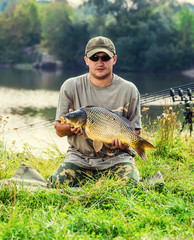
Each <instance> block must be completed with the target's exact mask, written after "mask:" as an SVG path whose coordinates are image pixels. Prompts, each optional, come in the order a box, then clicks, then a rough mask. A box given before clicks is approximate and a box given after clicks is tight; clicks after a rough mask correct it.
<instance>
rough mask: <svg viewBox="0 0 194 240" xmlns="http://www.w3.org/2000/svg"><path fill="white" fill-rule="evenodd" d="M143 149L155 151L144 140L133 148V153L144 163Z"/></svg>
mask: <svg viewBox="0 0 194 240" xmlns="http://www.w3.org/2000/svg"><path fill="white" fill-rule="evenodd" d="M145 148H150V149H153V150H156V148H155V147H154V146H153V145H152V144H151V143H150V142H148V141H147V140H145V139H142V140H141V142H140V144H138V145H136V146H135V147H134V149H135V151H136V152H137V153H138V154H139V156H140V157H141V158H142V159H143V160H144V161H145V162H146V157H145Z"/></svg>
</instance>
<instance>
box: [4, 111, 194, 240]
mask: <svg viewBox="0 0 194 240" xmlns="http://www.w3.org/2000/svg"><path fill="white" fill-rule="evenodd" d="M1 121H2V120H1ZM146 124H147V125H146V126H144V128H146V127H147V126H148V125H149V126H150V127H149V129H148V127H147V129H146V132H144V133H143V135H144V136H146V137H147V138H149V140H151V142H152V143H153V144H154V145H155V146H156V149H157V150H156V151H152V150H150V151H149V150H148V151H147V163H144V162H143V161H142V159H140V157H139V156H137V157H136V164H137V166H138V169H139V171H140V175H141V176H142V179H143V180H144V182H143V183H142V182H140V184H139V185H138V186H133V185H131V184H130V183H125V182H122V181H118V180H114V179H107V178H106V177H104V178H103V179H101V180H100V181H98V182H93V181H90V182H88V183H87V184H86V185H85V186H83V187H82V188H79V189H78V190H73V189H71V188H69V187H67V186H64V188H63V192H61V191H59V190H57V189H51V190H43V189H42V190H41V189H37V190H35V191H32V190H30V189H25V188H20V189H18V188H17V187H16V186H15V185H13V184H6V185H4V186H2V187H1V189H0V239H76V240H77V239H84V240H85V239H118V240H121V239H142V240H143V239H173V240H174V239H177V240H179V239H193V236H194V234H193V225H192V221H193V205H192V204H193V169H194V168H193V163H194V162H193V159H194V138H193V137H192V136H190V135H189V133H188V132H187V131H184V132H183V133H181V134H180V132H179V130H180V124H179V122H178V121H177V119H176V115H174V112H173V110H172V109H169V108H166V109H164V114H163V115H162V116H161V117H160V118H158V119H157V120H156V121H155V122H153V123H152V124H151V123H149V124H148V123H146ZM46 151H47V157H41V156H40V157H35V156H33V155H32V154H31V152H30V149H29V147H28V146H26V148H25V150H24V152H22V153H16V152H13V151H11V150H7V149H6V144H5V143H4V142H3V141H1V143H0V179H4V178H10V177H11V176H13V174H14V173H15V171H16V170H17V168H18V167H19V165H20V164H21V163H25V164H27V165H30V166H32V167H33V168H35V169H36V170H38V171H39V172H40V173H41V175H42V176H43V177H44V178H45V179H47V178H48V177H49V176H50V174H51V173H52V172H53V171H54V170H55V169H56V168H57V166H58V165H59V164H60V162H61V161H62V159H63V158H64V156H63V155H62V154H60V153H58V154H56V151H54V150H53V151H52V150H51V149H50V148H49V150H48V149H47V150H46ZM45 169H46V170H45ZM157 171H160V172H161V173H162V175H163V178H164V181H165V184H164V186H163V187H161V186H160V185H155V186H152V185H150V184H149V181H147V179H149V177H150V176H151V175H153V174H154V173H156V172H157Z"/></svg>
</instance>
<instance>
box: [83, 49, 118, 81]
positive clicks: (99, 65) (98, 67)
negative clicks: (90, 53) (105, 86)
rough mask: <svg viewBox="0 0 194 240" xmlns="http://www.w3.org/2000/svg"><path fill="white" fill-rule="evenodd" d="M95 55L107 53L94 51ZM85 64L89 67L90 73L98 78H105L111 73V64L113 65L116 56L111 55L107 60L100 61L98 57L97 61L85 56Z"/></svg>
mask: <svg viewBox="0 0 194 240" xmlns="http://www.w3.org/2000/svg"><path fill="white" fill-rule="evenodd" d="M95 55H96V56H100V57H102V56H106V55H107V54H106V53H104V52H100V53H96V54H95ZM84 59H85V62H86V65H88V67H89V72H90V74H91V75H92V76H93V77H94V78H96V79H98V80H103V79H106V78H107V77H108V76H110V75H112V69H113V65H115V63H116V60H117V56H114V57H112V58H111V59H110V60H108V61H102V59H99V60H98V61H96V62H95V61H92V60H90V59H89V58H87V57H84Z"/></svg>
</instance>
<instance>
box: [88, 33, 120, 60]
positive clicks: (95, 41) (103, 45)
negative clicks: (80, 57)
mask: <svg viewBox="0 0 194 240" xmlns="http://www.w3.org/2000/svg"><path fill="white" fill-rule="evenodd" d="M97 52H105V53H107V54H108V55H109V56H110V57H113V56H114V55H116V49H115V46H114V44H113V42H112V41H111V40H110V39H109V38H106V37H102V36H98V37H94V38H92V39H90V40H89V42H88V43H87V45H86V49H85V55H86V57H91V56H92V55H94V54H95V53H97Z"/></svg>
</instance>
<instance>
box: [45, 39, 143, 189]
mask: <svg viewBox="0 0 194 240" xmlns="http://www.w3.org/2000/svg"><path fill="white" fill-rule="evenodd" d="M84 60H85V63H86V65H87V66H88V67H89V73H86V74H83V75H81V76H78V77H74V78H70V79H68V80H66V81H65V82H64V83H63V85H62V87H61V90H60V94H59V102H58V108H57V113H56V122H55V129H56V133H57V135H58V136H60V137H64V136H67V138H68V142H69V145H70V147H69V148H68V150H67V154H66V157H65V159H64V161H63V163H62V164H61V165H60V166H59V168H58V169H57V170H56V172H54V173H53V174H52V175H51V177H50V181H49V182H50V183H49V184H50V185H51V187H55V186H57V184H64V183H66V184H68V185H69V186H79V185H81V184H82V183H83V182H86V181H87V180H88V179H91V178H92V179H93V178H98V177H99V176H100V175H101V174H100V173H103V174H107V173H109V174H110V176H116V177H118V178H124V179H129V178H132V179H133V180H134V181H136V182H137V181H138V180H139V173H138V170H137V168H136V166H135V162H134V156H135V153H134V151H133V150H132V149H130V148H129V147H128V146H126V145H123V144H122V142H121V141H118V139H113V140H112V145H111V146H110V145H107V144H104V146H103V148H102V149H101V150H100V152H98V153H97V152H95V150H94V148H93V145H92V140H90V139H86V138H85V137H84V136H83V134H82V130H81V129H80V128H74V127H73V126H71V125H69V124H61V122H60V117H61V116H62V115H64V114H66V113H68V112H71V111H73V110H77V109H79V108H80V107H83V106H87V105H92V106H100V107H104V108H107V109H109V110H112V111H114V112H116V113H117V114H119V115H121V116H123V117H125V118H127V119H129V121H130V122H131V123H132V125H133V127H134V128H135V132H136V133H137V134H140V131H141V116H140V94H139V92H138V90H137V88H136V87H135V85H134V84H133V83H131V82H129V81H126V80H124V79H122V78H120V77H119V76H117V75H115V74H113V66H114V65H115V64H116V61H117V55H116V50H115V46H114V44H113V42H112V41H111V40H110V39H108V38H105V37H102V36H98V37H95V38H92V39H91V40H90V41H89V42H88V43H87V45H86V49H85V57H84Z"/></svg>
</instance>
